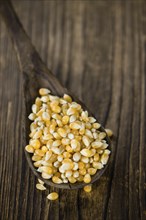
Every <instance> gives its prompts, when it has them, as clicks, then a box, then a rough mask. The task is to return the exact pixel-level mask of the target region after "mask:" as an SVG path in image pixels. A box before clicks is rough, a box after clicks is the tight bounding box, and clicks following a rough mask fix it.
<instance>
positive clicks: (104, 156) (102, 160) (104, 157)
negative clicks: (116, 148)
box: [100, 153, 109, 165]
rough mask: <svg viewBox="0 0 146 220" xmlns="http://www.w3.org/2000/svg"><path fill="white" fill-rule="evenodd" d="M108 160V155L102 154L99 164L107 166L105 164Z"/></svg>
mask: <svg viewBox="0 0 146 220" xmlns="http://www.w3.org/2000/svg"><path fill="white" fill-rule="evenodd" d="M108 159H109V155H108V154H106V153H104V154H102V156H101V159H100V160H101V163H102V164H103V165H105V164H107V162H108Z"/></svg>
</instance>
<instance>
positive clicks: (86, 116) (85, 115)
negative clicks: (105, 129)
mask: <svg viewBox="0 0 146 220" xmlns="http://www.w3.org/2000/svg"><path fill="white" fill-rule="evenodd" d="M81 118H82V119H83V121H85V122H88V121H89V118H88V112H87V111H82V113H81Z"/></svg>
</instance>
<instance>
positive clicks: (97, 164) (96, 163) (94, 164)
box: [93, 161, 103, 170]
mask: <svg viewBox="0 0 146 220" xmlns="http://www.w3.org/2000/svg"><path fill="white" fill-rule="evenodd" d="M93 167H94V168H95V169H97V170H100V169H102V168H103V164H102V163H100V162H96V161H94V162H93Z"/></svg>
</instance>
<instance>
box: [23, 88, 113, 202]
mask: <svg viewBox="0 0 146 220" xmlns="http://www.w3.org/2000/svg"><path fill="white" fill-rule="evenodd" d="M39 94H40V97H37V98H36V100H35V104H33V105H32V113H31V114H30V115H29V117H28V118H29V119H30V120H31V121H33V122H32V123H31V125H30V131H31V133H30V135H29V136H30V140H29V145H27V146H26V147H25V150H26V151H27V152H29V153H32V154H33V156H32V161H33V164H34V166H35V167H36V169H37V171H38V172H40V173H41V175H42V178H44V179H50V180H52V182H53V183H56V184H61V183H72V184H73V183H76V182H84V183H87V184H90V182H91V177H92V175H94V174H95V173H96V172H97V171H98V170H100V169H102V168H103V167H104V165H105V164H107V162H108V159H109V154H110V150H109V149H108V143H107V142H106V139H105V138H106V135H108V136H112V131H111V130H110V129H107V130H106V132H107V134H106V133H105V132H101V131H100V130H99V129H100V124H99V123H98V122H97V121H96V119H95V118H94V117H90V116H89V115H88V112H87V111H84V110H83V109H82V107H81V105H80V104H78V103H76V102H74V101H72V98H71V97H70V96H69V95H67V94H64V96H63V97H58V96H54V95H51V92H50V90H48V89H46V88H41V89H40V90H39ZM36 187H37V188H38V189H40V190H45V189H46V188H45V186H44V183H43V181H41V180H39V183H38V184H37V185H36ZM84 190H85V191H86V192H90V191H91V185H89V186H85V187H84ZM54 193H55V192H54ZM53 195H54V194H53ZM53 198H56V199H57V198H58V197H57V195H56V194H55V195H54V197H53ZM48 199H51V195H48ZM52 200H53V199H52Z"/></svg>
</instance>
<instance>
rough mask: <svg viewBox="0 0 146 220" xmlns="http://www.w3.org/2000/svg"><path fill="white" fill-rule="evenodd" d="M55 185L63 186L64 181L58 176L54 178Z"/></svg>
mask: <svg viewBox="0 0 146 220" xmlns="http://www.w3.org/2000/svg"><path fill="white" fill-rule="evenodd" d="M52 181H53V183H57V184H61V183H62V182H63V181H62V180H61V179H60V178H59V177H58V176H53V177H52Z"/></svg>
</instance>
